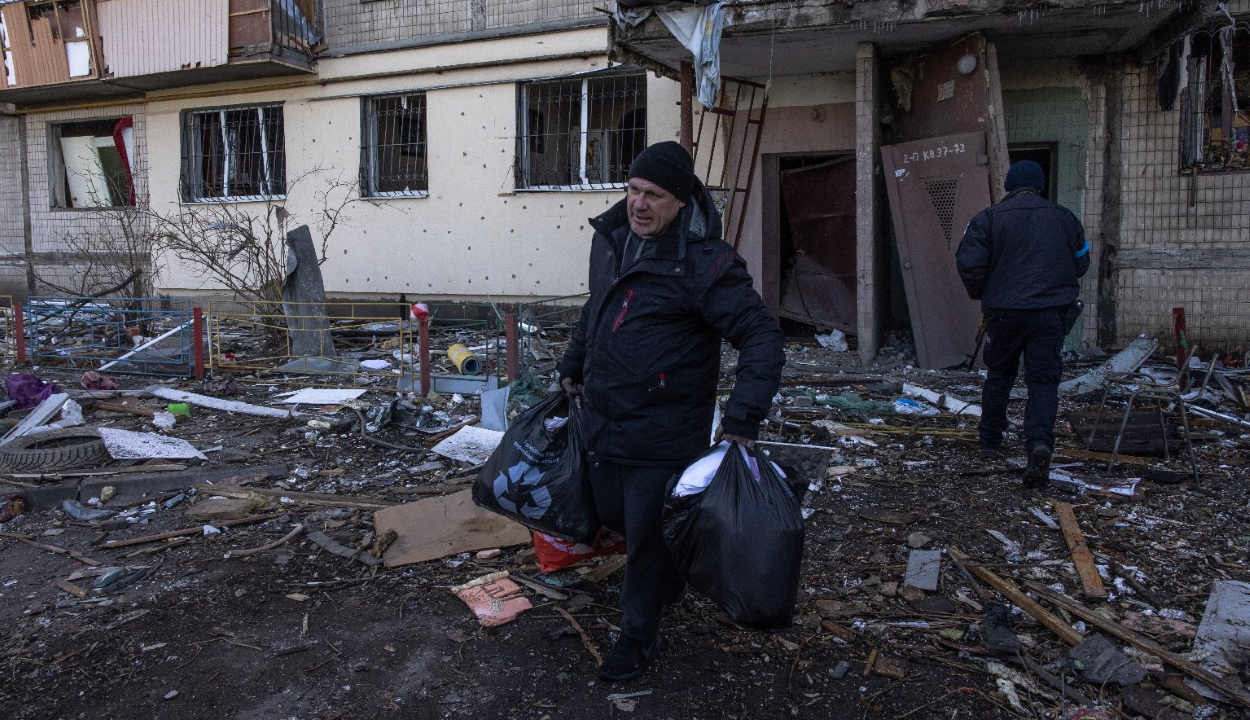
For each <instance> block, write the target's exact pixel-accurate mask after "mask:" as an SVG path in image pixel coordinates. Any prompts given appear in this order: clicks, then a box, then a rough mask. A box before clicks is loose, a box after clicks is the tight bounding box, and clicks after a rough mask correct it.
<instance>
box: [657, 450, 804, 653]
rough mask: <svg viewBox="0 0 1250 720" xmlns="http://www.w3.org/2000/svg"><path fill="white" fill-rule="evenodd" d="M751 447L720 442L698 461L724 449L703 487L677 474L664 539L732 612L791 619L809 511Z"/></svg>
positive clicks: (741, 617)
mask: <svg viewBox="0 0 1250 720" xmlns="http://www.w3.org/2000/svg"><path fill="white" fill-rule="evenodd" d="M747 452H748V451H746V450H745V449H743V448H741V447H739V446H737V445H730V446H729V447H728V449H725V448H724V447H723V446H718V447H714V448H713V449H712V450H710V451H709V453H708V454H707V455H705V456H704V458H702V459H701V460H700V461H696V463H695V465H698V463H700V462H703V463H705V464H706V463H707V461H708V459H709V458H711V457H713V456H714V454H715V453H722V454H723V456H724V457H723V459H722V460H721V461H720V465H719V466H717V468H716V471H715V473H714V474H713V475H712V476H711V480H710V482H708V483H707V485H706V487H705V488H702V489H701V490H699V488H698V486H697V485H698V484H697V483H696V484H694V485H693V486H692V485H691V483H690V482H689V475H690V473H689V472H687V473H686V474H685V477H686V480H685V481H684V482H683V476H677V477H674V478H673V480H672V482H671V483H670V484H669V490H668V495H667V497H666V499H665V506H664V540H665V542H666V543H667V544H668V548H669V552H671V553H672V555H673V559H674V560H675V561H676V563H677V566H678V568H680V570H681V572H682V574H683V575H684V576H685V578H686V580H687V582H689V583H690V586H691V587H693V588H694V589H695V590H698V591H699V592H701V593H703V594H704V595H707V596H708V597H709V598H711V599H712V600H713V601H715V602H716V604H717V605H719V606H720V608H721V609H722V610H724V611H725V613H726V614H728V615H729V617H730V619H731V620H733V621H734V622H737V623H740V624H742V625H749V626H752V627H760V628H780V627H786V626H789V625H790V623H791V621H792V618H793V617H794V606H795V601H796V600H797V597H798V589H799V566H800V563H801V562H802V560H803V532H804V524H803V513H802V511H801V510H800V509H799V503H798V500H797V499H796V498H795V496H794V493H793V492H792V491H791V490H790V488H789V487H788V486H787V485H786V482H785V481H784V480H783V478H782V476H781V474H780V472H779V471H778V469H777V468H776V466H775V465H773V463H772V462H770V461H768V460H767V459H766V458H765V457H764V456H763V455H762V454H761V455H759V456H756V455H747ZM752 466H756V467H752ZM694 467H695V466H694V465H692V468H694Z"/></svg>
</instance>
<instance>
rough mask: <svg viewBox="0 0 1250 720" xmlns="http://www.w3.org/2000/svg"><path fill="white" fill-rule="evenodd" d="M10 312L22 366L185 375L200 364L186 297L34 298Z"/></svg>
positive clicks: (15, 344)
mask: <svg viewBox="0 0 1250 720" xmlns="http://www.w3.org/2000/svg"><path fill="white" fill-rule="evenodd" d="M7 312H9V313H11V315H9V316H7V317H6V320H7V319H9V318H11V320H12V329H13V333H12V338H13V341H14V342H13V343H12V345H13V355H14V360H15V361H16V362H18V363H24V362H26V361H27V360H29V361H30V362H33V363H35V364H40V365H68V366H70V367H79V368H83V369H87V370H108V371H110V372H114V373H131V374H138V375H184V376H185V375H190V374H192V373H193V372H194V369H195V368H196V366H197V364H196V362H195V360H196V357H195V350H196V343H195V338H196V337H197V334H196V332H195V331H196V327H195V325H196V323H195V313H194V311H193V309H192V307H191V301H190V300H187V299H175V298H113V297H108V298H100V297H74V296H65V297H55V296H35V297H29V298H27V299H26V302H24V303H22V304H20V305H13V306H10V308H9V309H7ZM7 327H8V326H7V324H6V330H7ZM6 334H7V333H6Z"/></svg>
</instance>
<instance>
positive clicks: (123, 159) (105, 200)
mask: <svg viewBox="0 0 1250 720" xmlns="http://www.w3.org/2000/svg"><path fill="white" fill-rule="evenodd" d="M48 139H49V148H48V149H49V153H48V159H49V163H50V165H51V167H50V168H49V172H48V178H49V180H50V182H51V187H50V188H49V196H50V197H51V200H52V207H56V208H107V207H125V206H127V205H134V204H135V186H134V179H133V166H134V124H133V122H132V121H131V119H130V118H128V117H123V118H110V119H105V120H89V121H83V122H73V123H62V124H56V125H50V126H49V128H48Z"/></svg>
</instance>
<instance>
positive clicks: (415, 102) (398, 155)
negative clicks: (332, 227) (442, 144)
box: [360, 93, 430, 197]
mask: <svg viewBox="0 0 1250 720" xmlns="http://www.w3.org/2000/svg"><path fill="white" fill-rule="evenodd" d="M361 138H362V139H363V140H364V142H363V143H362V144H361V148H360V153H361V155H360V168H361V188H362V189H363V191H364V194H365V195H367V196H369V197H425V196H426V195H427V191H428V190H429V189H430V185H429V176H428V167H427V164H426V142H425V93H413V94H409V95H387V96H382V97H371V98H365V99H364V127H363V129H362V132H361Z"/></svg>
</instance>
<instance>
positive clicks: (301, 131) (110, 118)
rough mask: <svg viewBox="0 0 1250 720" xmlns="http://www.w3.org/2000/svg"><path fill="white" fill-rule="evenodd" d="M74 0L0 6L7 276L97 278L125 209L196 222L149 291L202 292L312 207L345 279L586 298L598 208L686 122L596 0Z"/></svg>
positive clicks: (127, 227)
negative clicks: (253, 242) (241, 253)
mask: <svg viewBox="0 0 1250 720" xmlns="http://www.w3.org/2000/svg"><path fill="white" fill-rule="evenodd" d="M69 5H70V6H72V8H73V9H74V10H75V11H76V12H78V15H76V16H75V17H76V18H77V17H79V16H81V18H82V19H81V20H80V21H77V22H78V25H76V26H73V27H72V28H71V27H69V25H68V24H67V23H68V22H69V21H68V20H66V19H65V18H64V17H63V16H64V15H65V14H66V5H65V3H59V4H56V5H54V4H53V3H43V2H13V3H8V4H4V5H3V6H0V7H2V8H3V15H2V17H3V18H4V20H5V24H4V29H5V37H6V40H5V48H6V56H5V58H6V67H8V68H10V72H9V73H8V77H7V78H6V82H5V84H4V86H3V87H0V102H3V103H9V106H8V108H7V109H8V112H7V113H6V114H5V115H3V116H0V148H3V149H5V150H8V151H9V152H8V153H6V157H8V158H12V159H14V160H15V162H12V163H8V162H6V163H5V164H4V166H3V168H0V199H3V201H4V202H5V212H4V213H3V216H4V220H3V221H0V232H3V237H0V248H2V249H3V252H4V258H2V260H3V261H4V262H5V264H3V265H0V268H2V270H0V272H2V273H3V275H0V277H2V278H3V281H4V283H5V288H4V291H5V292H10V293H14V294H27V293H31V292H35V293H41V292H56V293H57V294H60V293H61V292H65V291H69V290H75V291H81V292H87V291H92V290H94V291H99V290H101V289H107V286H108V283H107V282H105V281H103V280H100V279H98V278H97V281H96V282H95V283H94V284H93V285H90V286H85V285H84V283H83V280H84V277H85V274H88V273H90V272H94V268H97V267H99V265H100V263H99V262H98V260H99V255H101V254H105V255H117V254H119V252H120V251H119V250H117V249H116V247H115V246H128V245H132V244H133V243H132V242H129V240H130V239H131V236H135V235H140V234H141V232H140V231H139V230H137V229H135V228H136V227H147V228H148V229H149V231H151V232H152V233H154V234H155V235H156V236H158V237H159V236H160V235H161V234H162V233H166V230H170V229H172V230H173V231H174V232H176V233H184V232H186V233H189V234H192V235H194V233H199V237H202V238H203V244H204V247H205V248H212V252H209V251H207V250H206V251H205V253H204V255H203V259H202V261H197V260H199V258H198V256H195V254H194V253H192V254H191V257H188V255H187V253H186V252H185V251H184V252H181V253H179V252H173V251H165V252H159V247H160V243H159V242H158V243H157V244H156V247H157V248H158V252H157V254H156V258H155V260H154V262H153V264H152V267H151V268H150V270H151V274H152V277H153V282H152V287H153V290H154V291H155V292H158V293H160V294H170V295H187V294H191V295H195V294H204V293H212V292H215V291H220V290H222V289H223V285H222V283H221V282H219V281H218V279H217V276H215V275H214V273H213V272H212V270H213V268H212V267H210V266H213V265H214V264H216V263H221V264H228V262H229V260H228V259H223V258H222V257H220V256H219V254H218V255H214V256H212V257H210V255H212V254H213V253H216V252H217V249H225V250H228V249H229V245H230V243H232V242H234V241H235V240H238V239H242V240H247V239H248V238H253V237H267V236H276V237H278V238H279V243H278V244H277V246H276V247H277V248H278V249H279V251H280V248H281V244H280V238H281V233H280V232H275V231H284V230H286V229H289V228H290V227H295V226H298V225H300V224H308V225H309V226H310V228H311V229H312V230H313V235H314V240H315V241H316V242H318V244H319V246H320V244H321V241H322V240H323V239H325V244H324V246H322V247H323V249H324V253H325V255H324V257H325V260H324V263H323V265H322V274H323V276H324V278H325V284H326V290H327V291H328V292H329V293H331V294H334V295H340V296H346V297H357V296H358V297H389V298H394V297H396V296H398V295H399V294H405V295H406V296H408V297H414V298H421V299H429V300H439V299H446V298H484V297H489V298H491V299H495V300H503V301H508V300H515V299H528V298H532V297H535V296H542V297H555V296H566V295H575V294H579V293H581V292H584V290H585V274H586V256H587V252H588V250H589V237H590V229H589V226H588V225H587V219H588V218H589V217H591V216H593V215H596V214H598V213H599V212H601V211H602V210H604V209H605V208H606V207H608V206H609V205H610V204H611V203H614V202H616V201H617V200H619V199H620V198H621V197H622V188H623V184H624V180H625V172H626V170H627V169H628V166H629V163H630V161H631V160H632V157H633V155H634V154H636V153H637V152H638V151H640V150H641V149H642V147H645V145H646V144H647V143H648V142H655V141H657V140H660V139H667V138H676V137H677V119H678V112H677V100H678V96H677V92H678V89H679V85H678V84H677V83H675V82H673V81H671V80H668V79H664V78H659V77H657V76H656V75H654V74H652V73H648V72H645V71H643V70H641V69H638V68H630V67H622V66H621V65H620V64H619V63H613V62H610V61H609V59H608V56H607V49H608V48H607V36H606V30H605V27H606V17H605V15H604V14H603V13H601V12H597V11H595V9H594V4H593V3H591V2H588V1H587V0H559V1H557V2H542V3H536V2H470V3H464V2H449V1H437V2H431V1H427V2H418V1H414V0H375V1H372V2H362V1H361V0H324V1H323V2H312V1H305V0H208V1H207V2H203V3H194V4H192V3H184V2H179V0H73V1H72V2H71V3H69ZM191 5H194V6H195V9H194V11H192V10H190V9H189V6H191ZM45 6H47V7H45ZM49 8H50V9H49ZM58 13H59V15H58ZM41 23H42V24H50V26H51V27H52V29H53V30H54V32H42V34H40V32H38V31H36V30H30V28H39V27H42V25H41ZM58 23H59V24H58ZM62 26H64V27H62ZM78 34H82V35H85V36H87V37H88V38H90V40H88V41H86V42H85V43H82V44H84V46H85V47H86V49H85V50H84V51H83V52H79V50H78V49H77V48H71V47H70V46H71V45H74V44H75V42H76V41H75V42H65V41H63V40H62V38H70V37H76V36H77V35H78ZM19 36H20V37H19ZM30 48H34V50H36V51H38V53H39V54H38V57H35V55H33V54H32V53H33V51H31V50H30ZM84 53H85V55H84ZM79 55H84V57H83V58H82V59H75V58H78V56H79ZM62 56H64V57H66V58H71V59H74V62H75V63H78V64H77V65H73V67H72V68H70V67H69V65H67V64H66V63H65V62H62V63H61V64H62V65H64V66H65V67H63V68H62V70H64V72H62V73H61V74H60V75H57V76H49V75H47V74H46V73H43V71H42V70H39V71H38V72H36V70H37V69H39V68H43V67H45V65H46V64H47V63H46V62H44V61H43V60H39V58H43V59H44V60H46V58H47V57H55V58H57V59H58V60H59V59H60V58H61V57H62ZM79 65H81V67H80V66H79ZM74 73H79V74H77V75H75V74H74ZM19 159H20V162H16V160H19ZM187 217H193V218H194V220H192V221H186V220H185V219H184V220H178V218H187ZM144 220H146V221H148V224H147V225H146V226H143V221H144ZM179 223H181V224H179ZM157 226H160V227H157ZM162 228H163V229H162ZM241 228H242V229H241ZM257 228H259V230H258V229H257ZM327 235H328V237H327ZM118 238H122V240H118ZM103 248H107V249H103ZM226 254H227V255H229V253H226ZM97 274H98V273H97ZM122 275H123V277H122V279H123V280H124V279H125V276H126V275H127V273H122Z"/></svg>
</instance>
